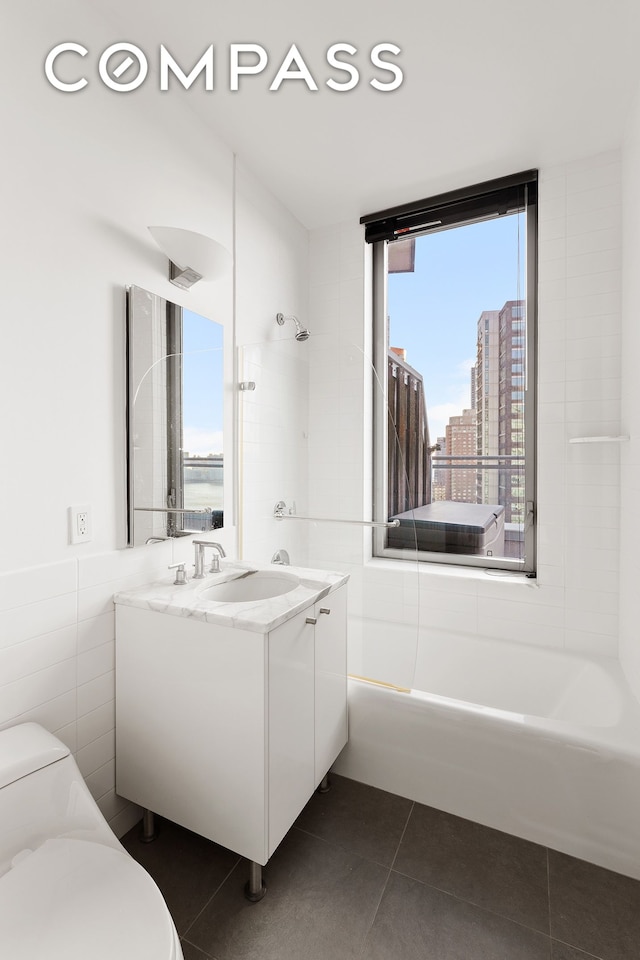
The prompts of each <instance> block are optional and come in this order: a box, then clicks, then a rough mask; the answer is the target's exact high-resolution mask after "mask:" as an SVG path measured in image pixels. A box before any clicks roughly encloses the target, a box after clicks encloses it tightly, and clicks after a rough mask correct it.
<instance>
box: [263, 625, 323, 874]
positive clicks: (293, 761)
mask: <svg viewBox="0 0 640 960" xmlns="http://www.w3.org/2000/svg"><path fill="white" fill-rule="evenodd" d="M312 615H313V609H312V608H309V609H308V610H306V611H303V612H302V613H300V614H298V616H297V617H294V618H293V619H292V620H288V621H287V622H286V623H283V624H282V625H281V626H279V627H277V628H276V629H275V630H272V631H271V633H270V634H269V637H268V644H269V654H268V678H267V691H268V693H267V696H268V728H267V729H268V798H269V804H268V824H269V842H268V850H269V854H268V855H269V856H271V854H272V853H273V851H274V850H275V849H276V847H277V846H278V844H279V843H280V841H281V840H282V838H283V837H284V835H285V833H287V831H288V830H289V828H290V827H291V824H292V823H293V821H294V820H295V819H296V817H297V816H298V814H299V813H300V811H301V810H302V808H303V807H304V805H305V804H306V802H307V800H309V798H310V797H311V795H312V793H313V791H314V787H315V783H314V762H313V758H314V749H313V740H314V730H313V728H314V693H313V668H314V657H313V640H314V627H313V624H309V623H307V622H306V620H307V617H310V616H312Z"/></svg>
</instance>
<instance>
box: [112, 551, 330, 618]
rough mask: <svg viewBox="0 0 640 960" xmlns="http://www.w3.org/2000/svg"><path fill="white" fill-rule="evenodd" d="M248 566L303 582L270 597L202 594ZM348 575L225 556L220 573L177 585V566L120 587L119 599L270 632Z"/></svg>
mask: <svg viewBox="0 0 640 960" xmlns="http://www.w3.org/2000/svg"><path fill="white" fill-rule="evenodd" d="M248 571H252V572H260V573H263V572H268V573H269V574H270V575H273V576H293V577H296V578H297V580H298V584H297V585H296V586H294V588H293V589H292V590H290V591H289V592H288V593H283V594H280V595H279V596H277V597H269V598H267V599H265V600H245V601H242V602H237V601H234V602H221V601H216V600H209V599H206V598H205V597H203V596H202V594H203V593H204V591H206V590H208V589H209V588H211V587H213V586H215V585H217V584H221V583H227V582H229V581H231V580H236V579H239V578H241V577H243V576H246V575H247V574H248ZM348 579H349V575H348V574H342V573H334V572H329V571H327V570H312V569H308V568H307V567H292V566H282V565H280V564H251V563H246V562H244V561H242V562H236V561H228V560H223V561H222V563H221V569H220V572H219V573H207V574H205V577H204V579H202V580H194V579H191V580H188V581H187V583H186V584H180V585H176V584H175V583H174V573H173V571H172V572H171V574H170V575H167V577H164V578H162V579H161V580H156V581H154V582H153V583H147V584H145V585H144V586H141V587H135V588H133V589H132V590H122V591H120V592H118V593H116V594H115V596H114V602H115V603H116V604H123V605H125V606H130V607H140V608H141V609H143V610H154V611H155V612H157V613H166V614H169V615H170V616H173V617H193V619H194V620H204V621H205V622H206V623H214V624H220V625H222V626H226V627H236V628H239V629H241V630H253V631H256V632H258V633H268V632H269V631H270V630H273V629H274V628H275V627H277V626H279V625H280V624H281V623H285V621H287V620H290V619H291V617H294V616H295V615H296V614H297V613H300V611H301V610H305V609H306V608H307V607H310V606H312V605H313V604H314V603H317V602H318V600H322V599H323V598H324V597H326V596H327V595H328V594H329V593H331V592H332V591H333V590H336V589H337V588H338V587H340V586H342V584H343V583H346V582H347V580H348Z"/></svg>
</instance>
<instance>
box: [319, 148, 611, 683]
mask: <svg viewBox="0 0 640 960" xmlns="http://www.w3.org/2000/svg"><path fill="white" fill-rule="evenodd" d="M620 181H621V173H620V156H619V154H618V153H617V152H613V153H607V154H603V155H599V156H596V157H587V158H585V159H584V160H582V161H579V162H572V163H567V164H562V165H557V166H554V167H552V168H544V169H542V170H541V171H540V208H539V227H540V233H539V382H540V387H539V398H538V399H539V404H538V437H539V443H538V543H539V554H538V579H537V580H536V581H531V580H524V581H523V580H520V579H514V578H502V579H501V578H497V577H495V576H487V575H486V574H483V573H481V572H477V571H476V572H471V571H468V570H464V569H460V568H458V569H451V568H448V567H444V566H438V565H437V564H424V565H420V567H419V569H418V565H415V564H411V563H403V562H401V561H395V562H394V561H382V560H372V561H369V560H368V553H367V549H368V544H367V539H366V537H365V538H363V537H362V536H359V537H358V535H357V534H353V535H351V534H346V533H345V535H344V536H342V535H341V536H340V537H336V536H335V531H334V534H333V535H331V534H330V533H329V532H327V533H323V532H322V531H318V532H317V533H316V534H315V537H314V539H313V541H312V544H311V546H310V550H311V555H310V563H311V565H313V564H314V563H317V564H319V565H322V566H328V565H331V566H333V567H335V568H338V569H345V570H349V572H350V573H351V581H350V603H351V616H352V620H351V625H350V626H351V634H350V654H351V662H350V670H351V671H352V672H354V673H357V674H361V675H364V676H369V677H374V678H378V679H381V680H386V681H390V682H393V683H398V684H401V685H408V686H410V685H411V683H412V680H413V670H414V665H415V658H416V650H417V644H418V641H419V640H420V642H422V641H423V640H425V641H427V642H428V640H429V637H430V636H432V635H435V634H437V635H439V636H441V635H442V634H443V633H444V634H445V635H446V633H447V632H449V631H453V632H457V633H464V634H466V635H470V636H489V637H494V638H497V639H503V640H507V641H514V642H519V643H529V644H534V645H540V646H545V647H551V648H555V649H559V650H568V651H575V652H584V653H591V654H597V655H604V656H611V657H615V656H617V653H618V568H619V555H618V548H619V537H620V533H619V505H620V504H619V474H620V465H619V458H620V448H619V446H618V445H616V444H584V445H570V444H569V439H570V438H572V437H577V436H595V435H603V434H616V435H617V434H619V433H620V291H621V273H620V268H621V235H620V224H621V196H620ZM418 192H420V191H418ZM423 193H424V194H428V185H425V188H424V190H423ZM366 264H367V260H366V255H365V252H364V243H363V237H362V233H361V230H360V228H359V226H358V225H357V224H340V225H337V226H336V227H335V228H333V229H331V230H321V231H315V232H314V233H312V238H311V303H312V318H313V320H314V324H316V325H317V326H318V327H319V329H321V331H322V333H324V334H325V335H326V339H327V340H328V341H329V342H330V343H333V344H334V346H335V347H336V348H338V347H344V345H345V344H346V343H348V342H349V343H350V342H354V343H356V344H357V345H359V346H360V347H364V348H365V351H366V346H365V339H364V338H365V334H366V331H367V328H368V326H367V325H368V323H369V320H368V319H367V312H368V311H367V309H366V305H365V302H364V294H363V292H362V290H363V287H364V286H365V284H364V277H365V271H366V269H367V266H366ZM356 268H357V271H358V272H357V275H356V272H355V271H356ZM345 271H346V272H345ZM494 306H495V304H481V305H479V309H490V308H492V307H494ZM314 314H315V315H314ZM316 316H317V319H316ZM342 352H343V354H344V353H345V352H346V351H345V350H344V349H343V350H342ZM368 366H369V365H368V361H367V360H362V361H361V363H360V372H359V380H357V381H354V379H353V368H351V369H349V368H348V367H347V364H346V362H344V363H342V365H341V366H340V368H338V367H337V366H336V365H335V364H334V365H333V367H332V366H331V365H330V363H327V364H325V365H324V366H323V367H322V368H321V369H320V371H319V372H318V373H316V372H315V371H313V370H312V379H311V401H310V404H311V406H310V421H311V423H312V424H314V423H315V424H316V425H317V426H318V427H319V428H320V431H319V432H315V433H314V432H313V431H312V441H313V442H312V449H311V460H310V464H311V467H310V494H309V495H310V508H311V509H317V510H321V511H323V512H322V513H320V515H323V514H324V515H326V511H328V510H330V509H331V508H332V503H331V498H332V497H333V498H336V499H337V502H338V503H339V505H340V507H341V508H342V509H343V510H347V509H350V511H351V513H350V514H349V513H348V512H346V513H345V512H343V513H340V514H338V515H339V516H344V517H346V516H349V515H350V516H351V517H352V518H354V519H355V518H358V516H359V515H360V514H359V513H358V504H360V509H361V504H362V498H363V493H364V497H365V499H366V498H367V496H368V495H369V490H370V487H369V486H368V483H369V476H368V475H367V473H366V471H367V469H368V459H369V444H370V424H369V420H368V417H367V415H365V414H364V411H365V404H366V398H367V396H368V393H367V390H368V386H367V384H368V381H369V371H368ZM427 389H428V387H427ZM354 398H355V399H354ZM363 426H364V436H363ZM336 438H339V441H338V444H339V445H338V444H337V443H336ZM346 450H351V451H353V452H355V454H356V456H358V457H360V458H361V459H360V461H359V463H354V464H353V465H351V464H349V463H348V466H347V468H346V469H345V467H344V466H343V459H342V454H343V452H344V451H346ZM318 471H320V472H318ZM333 515H335V514H333ZM391 637H392V638H393V643H390V642H389V641H390V638H391Z"/></svg>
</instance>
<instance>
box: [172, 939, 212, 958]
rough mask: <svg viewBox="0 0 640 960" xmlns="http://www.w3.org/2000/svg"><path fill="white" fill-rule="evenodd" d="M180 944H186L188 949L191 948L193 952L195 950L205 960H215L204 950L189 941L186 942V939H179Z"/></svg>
mask: <svg viewBox="0 0 640 960" xmlns="http://www.w3.org/2000/svg"><path fill="white" fill-rule="evenodd" d="M180 943H188V944H189V946H190V947H193V949H194V950H197V951H198V953H201V954H202V956H203V957H205V958H206V960H216V958H215V957H212V956H211V954H210V953H207V951H206V950H202V949H201V948H200V947H198V946H197V945H196V944H195V943H192V942H191V940H187V938H186V937H180Z"/></svg>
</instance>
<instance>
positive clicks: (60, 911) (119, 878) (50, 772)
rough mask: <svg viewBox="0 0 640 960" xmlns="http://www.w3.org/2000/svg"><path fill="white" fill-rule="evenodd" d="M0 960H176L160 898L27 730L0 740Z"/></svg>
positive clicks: (64, 759)
mask: <svg viewBox="0 0 640 960" xmlns="http://www.w3.org/2000/svg"><path fill="white" fill-rule="evenodd" d="M0 957H6V958H7V960H9V958H11V960H27V958H28V960H45V958H46V960H87V958H88V957H90V958H91V960H183V957H182V949H181V947H180V941H179V940H178V935H177V933H176V929H175V927H174V925H173V921H172V919H171V916H170V914H169V911H168V909H167V905H166V904H165V902H164V899H163V897H162V894H161V893H160V891H159V890H158V888H157V886H156V885H155V883H154V882H153V880H152V879H151V877H150V876H149V874H148V873H147V872H146V871H145V870H144V869H143V868H142V867H141V866H140V865H139V864H138V863H136V861H135V860H134V859H133V858H132V857H130V856H129V854H128V853H127V852H126V851H125V849H124V847H123V846H122V845H121V844H120V843H119V841H118V840H117V839H116V837H115V835H114V834H113V832H112V831H111V829H110V827H109V825H108V824H107V822H106V820H105V819H104V817H103V816H102V814H101V813H100V811H99V809H98V807H97V805H96V803H95V801H94V800H93V798H92V796H91V794H90V793H89V790H88V788H87V785H86V784H85V782H84V780H83V779H82V776H81V775H80V771H79V770H78V767H77V766H76V762H75V760H74V759H73V757H72V756H71V753H70V751H69V750H68V749H67V747H65V745H64V744H63V743H61V742H60V741H59V740H58V739H56V737H54V736H52V735H51V734H50V733H47V731H46V730H44V729H43V728H42V727H40V726H39V725H38V724H36V723H24V724H21V725H20V726H16V727H10V728H8V729H6V730H2V731H0Z"/></svg>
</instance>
